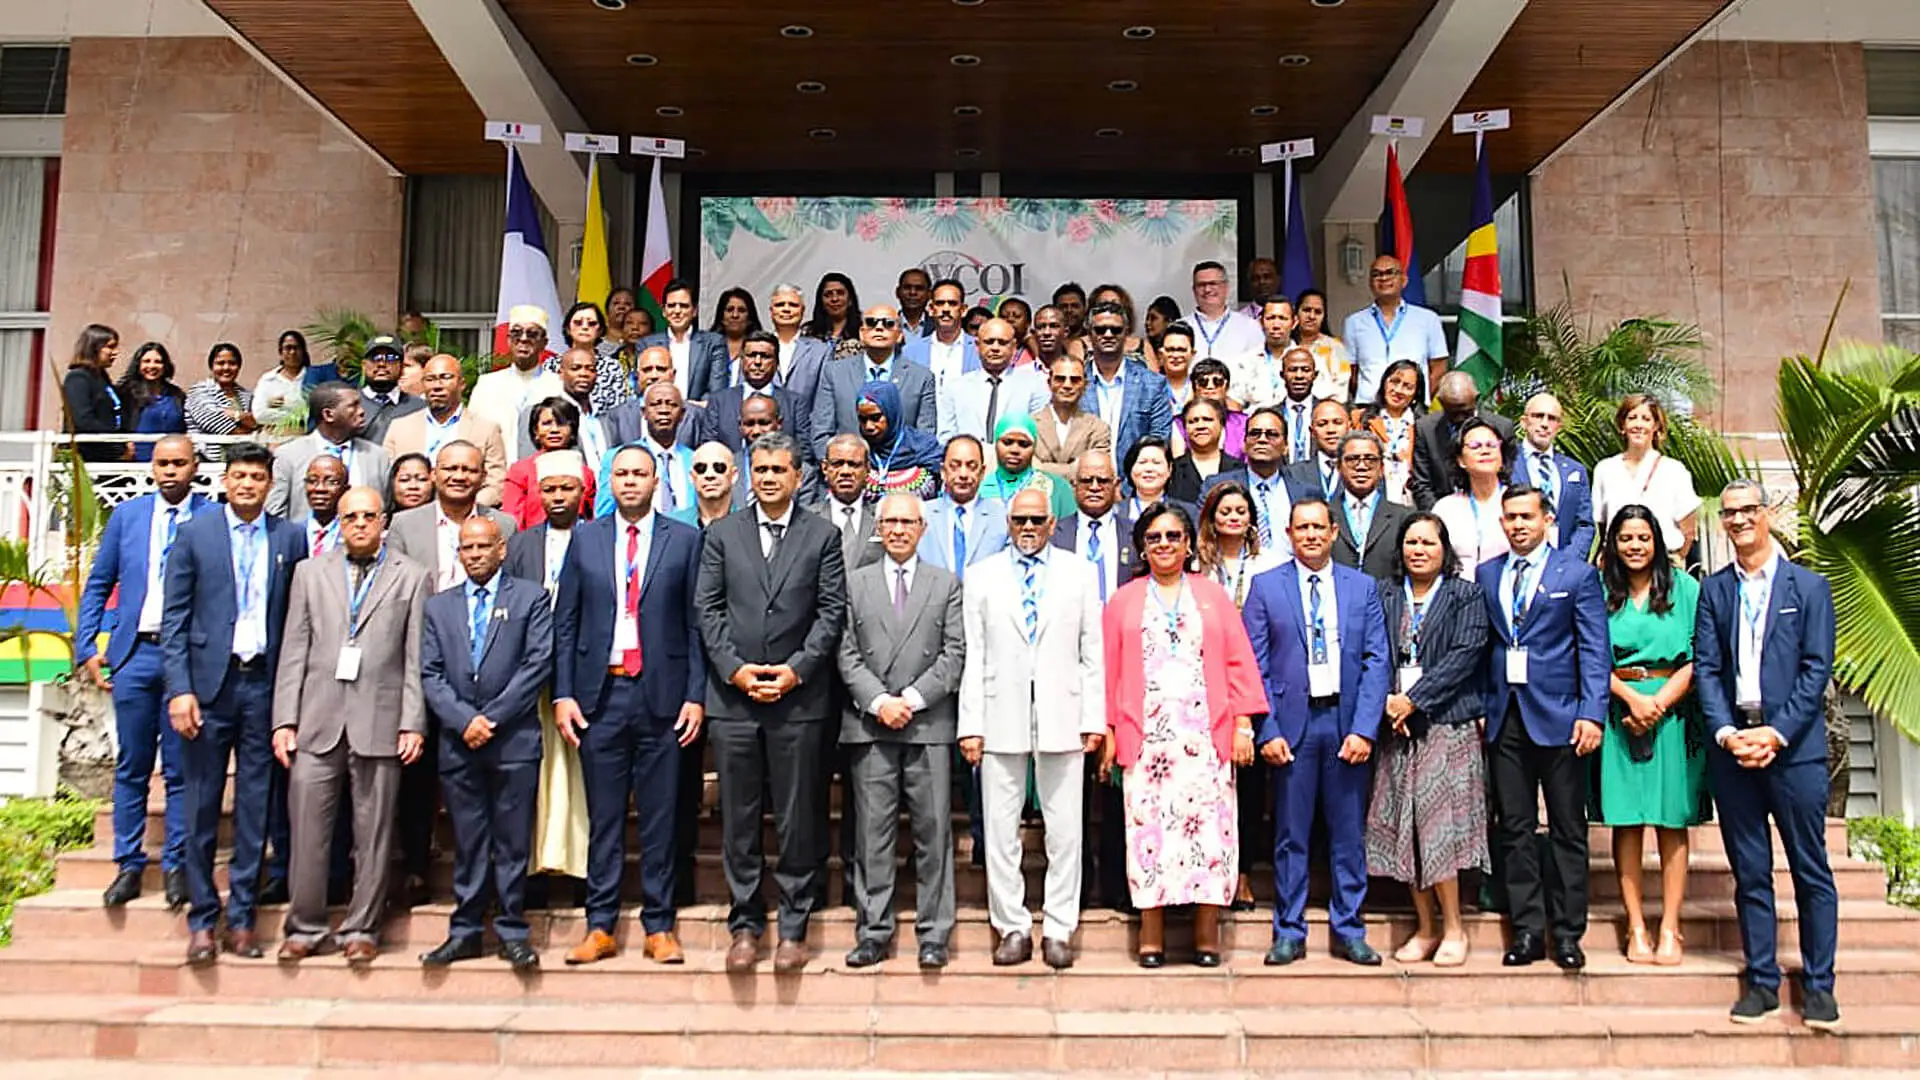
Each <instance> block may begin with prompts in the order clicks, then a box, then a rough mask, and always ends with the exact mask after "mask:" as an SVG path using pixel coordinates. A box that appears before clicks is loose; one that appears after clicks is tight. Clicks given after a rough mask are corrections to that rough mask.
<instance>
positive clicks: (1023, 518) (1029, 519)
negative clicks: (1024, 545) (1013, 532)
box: [1007, 514, 1047, 525]
mask: <svg viewBox="0 0 1920 1080" xmlns="http://www.w3.org/2000/svg"><path fill="white" fill-rule="evenodd" d="M1007 520H1008V521H1009V522H1011V523H1013V524H1015V525H1045V524H1046V523H1047V515H1045V514H1009V515H1007Z"/></svg>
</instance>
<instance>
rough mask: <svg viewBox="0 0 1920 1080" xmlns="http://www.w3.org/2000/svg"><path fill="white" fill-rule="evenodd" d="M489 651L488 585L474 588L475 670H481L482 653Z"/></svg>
mask: <svg viewBox="0 0 1920 1080" xmlns="http://www.w3.org/2000/svg"><path fill="white" fill-rule="evenodd" d="M486 651H487V587H486V586H485V585H481V586H478V587H476V588H475V589H474V590H473V670H474V671H476V672H477V671H479V670H480V654H481V653H483V652H486Z"/></svg>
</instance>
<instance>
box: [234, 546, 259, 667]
mask: <svg viewBox="0 0 1920 1080" xmlns="http://www.w3.org/2000/svg"><path fill="white" fill-rule="evenodd" d="M258 528H259V525H258V524H257V523H255V522H251V521H249V522H247V523H245V524H243V525H241V526H240V581H239V582H238V584H239V587H240V621H241V622H242V623H245V624H246V625H247V626H249V627H251V626H252V625H253V621H252V615H253V609H254V606H255V605H256V604H258V603H259V598H258V597H256V596H254V594H253V568H254V565H255V564H256V563H257V562H258V561H259V555H258V552H257V550H256V549H255V547H254V532H255V530H257V529H258ZM235 637H236V638H237V637H238V635H235ZM247 640H248V642H249V643H250V647H249V648H247V651H246V652H244V653H242V652H240V651H239V650H238V649H236V650H235V653H236V654H237V655H238V656H239V657H240V659H242V660H251V659H253V658H254V657H255V656H257V655H259V652H258V649H257V646H258V644H259V643H257V642H253V638H252V633H251V631H249V633H248V637H247Z"/></svg>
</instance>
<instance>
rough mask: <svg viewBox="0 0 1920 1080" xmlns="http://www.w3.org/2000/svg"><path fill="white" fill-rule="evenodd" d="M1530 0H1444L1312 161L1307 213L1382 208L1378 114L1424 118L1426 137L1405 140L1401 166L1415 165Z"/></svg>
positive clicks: (1372, 212)
mask: <svg viewBox="0 0 1920 1080" xmlns="http://www.w3.org/2000/svg"><path fill="white" fill-rule="evenodd" d="M1526 6H1527V0H1439V2H1438V3H1436V4H1435V5H1434V6H1433V10H1432V11H1431V12H1429V13H1428V14H1427V17H1426V19H1425V20H1424V21H1422V22H1421V24H1420V27H1419V29H1417V30H1415V31H1414V34H1413V38H1412V40H1410V41H1409V42H1407V46H1406V48H1404V49H1402V50H1400V55H1399V56H1398V57H1396V58H1395V59H1394V62H1393V66H1392V67H1391V68H1389V69H1388V71H1387V74H1386V77H1385V78H1383V79H1381V80H1380V84H1379V85H1378V86H1376V87H1374V90H1373V93H1372V94H1370V95H1368V97H1367V100H1366V103H1365V104H1363V105H1362V106H1361V107H1360V109H1359V111H1358V112H1356V113H1354V114H1353V117H1352V118H1351V119H1350V120H1348V121H1347V125H1346V127H1345V128H1343V129H1342V130H1341V132H1340V135H1339V137H1338V138H1336V139H1335V140H1334V142H1333V145H1332V147H1331V148H1330V149H1329V150H1328V151H1327V153H1326V155H1325V156H1324V157H1323V158H1321V160H1320V162H1319V164H1317V165H1316V166H1315V167H1314V169H1313V172H1312V173H1311V174H1310V180H1309V182H1308V184H1307V203H1308V205H1307V208H1306V209H1307V220H1309V221H1362V220H1368V219H1371V218H1373V217H1375V216H1377V215H1378V214H1379V213H1380V192H1381V190H1382V188H1383V187H1384V185H1385V182H1386V173H1387V166H1386V153H1385V151H1384V150H1381V149H1378V148H1376V146H1375V142H1376V140H1375V139H1374V136H1373V134H1372V132H1371V128H1372V123H1373V117H1374V116H1376V115H1379V114H1383V113H1385V114H1392V115H1399V116H1419V117H1424V118H1425V119H1426V122H1427V125H1426V133H1425V134H1424V135H1423V136H1422V137H1421V138H1418V139H1402V140H1400V169H1401V171H1402V172H1403V173H1408V172H1412V171H1413V167H1414V165H1415V164H1416V163H1418V162H1419V160H1420V155H1421V154H1423V153H1425V152H1426V149H1427V146H1428V144H1429V143H1430V142H1432V140H1433V139H1434V138H1435V137H1436V136H1438V135H1440V134H1442V133H1443V132H1444V131H1445V130H1446V128H1447V126H1448V117H1449V116H1450V115H1451V114H1452V112H1453V109H1454V107H1455V106H1456V105H1458V104H1459V102H1460V99H1461V97H1462V96H1464V95H1465V94H1466V92H1467V88H1468V87H1469V86H1471V85H1472V84H1473V80H1474V77H1475V76H1477V75H1479V74H1480V69H1481V68H1483V67H1485V66H1486V63H1487V59H1488V58H1489V57H1491V56H1492V55H1493V50H1494V49H1495V48H1497V47H1498V46H1499V44H1500V40H1501V39H1502V38H1504V37H1506V35H1507V30H1508V28H1510V27H1511V26H1512V25H1513V22H1514V20H1515V19H1517V18H1519V17H1520V12H1521V10H1522V9H1524V8H1525V7H1526Z"/></svg>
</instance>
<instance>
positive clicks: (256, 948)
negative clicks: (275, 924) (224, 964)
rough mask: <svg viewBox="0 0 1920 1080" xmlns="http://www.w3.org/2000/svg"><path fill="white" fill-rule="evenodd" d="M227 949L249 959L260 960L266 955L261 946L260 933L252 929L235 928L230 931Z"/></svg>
mask: <svg viewBox="0 0 1920 1080" xmlns="http://www.w3.org/2000/svg"><path fill="white" fill-rule="evenodd" d="M227 951H228V952H230V953H232V954H233V955H235V956H240V957H245V958H246V959H248V960H258V959H260V958H261V957H262V956H265V955H266V953H265V952H263V951H262V950H261V948H260V935H259V934H257V933H255V932H254V931H252V930H234V931H232V932H230V933H228V934H227Z"/></svg>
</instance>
